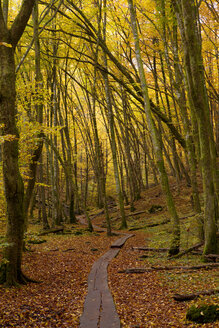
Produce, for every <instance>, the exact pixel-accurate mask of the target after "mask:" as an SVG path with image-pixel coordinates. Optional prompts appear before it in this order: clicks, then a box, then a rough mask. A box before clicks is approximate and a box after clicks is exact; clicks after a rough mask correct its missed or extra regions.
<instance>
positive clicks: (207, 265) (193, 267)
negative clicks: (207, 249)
mask: <svg viewBox="0 0 219 328" xmlns="http://www.w3.org/2000/svg"><path fill="white" fill-rule="evenodd" d="M218 267H219V263H205V264H197V265H189V266H178V265H175V266H153V265H152V266H150V267H148V268H129V269H125V270H120V271H118V273H144V272H151V271H166V270H182V271H184V270H186V271H187V270H200V269H215V268H218Z"/></svg>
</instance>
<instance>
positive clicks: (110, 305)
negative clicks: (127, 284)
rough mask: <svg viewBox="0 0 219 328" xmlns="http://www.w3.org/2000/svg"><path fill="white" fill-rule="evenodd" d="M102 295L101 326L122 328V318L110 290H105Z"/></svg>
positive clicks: (104, 327)
mask: <svg viewBox="0 0 219 328" xmlns="http://www.w3.org/2000/svg"><path fill="white" fill-rule="evenodd" d="M101 296H102V297H101V308H102V311H101V314H100V328H120V319H119V316H118V313H117V311H116V308H115V304H114V301H113V298H112V295H111V293H110V291H109V290H106V291H104V292H103V293H102V295H101Z"/></svg>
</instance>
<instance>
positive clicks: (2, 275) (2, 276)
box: [0, 263, 41, 288]
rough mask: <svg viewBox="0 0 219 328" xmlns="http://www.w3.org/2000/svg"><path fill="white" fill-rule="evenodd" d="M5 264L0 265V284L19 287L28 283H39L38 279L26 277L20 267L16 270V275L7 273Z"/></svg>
mask: <svg viewBox="0 0 219 328" xmlns="http://www.w3.org/2000/svg"><path fill="white" fill-rule="evenodd" d="M7 271H8V268H7V264H5V263H2V264H1V265H0V285H3V286H4V287H6V288H7V287H20V286H21V285H27V284H28V283H41V282H40V281H37V280H34V279H31V278H29V277H27V276H26V275H25V274H24V273H23V272H22V271H21V269H18V270H17V275H15V276H13V275H12V274H7Z"/></svg>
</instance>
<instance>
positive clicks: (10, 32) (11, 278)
mask: <svg viewBox="0 0 219 328" xmlns="http://www.w3.org/2000/svg"><path fill="white" fill-rule="evenodd" d="M34 2H35V0H23V1H22V4H21V6H20V10H19V12H18V14H17V16H16V18H15V20H14V21H13V23H12V25H11V27H10V28H8V26H7V19H6V18H7V17H5V13H3V6H2V1H0V126H1V128H2V135H3V137H4V139H5V140H4V143H3V150H2V157H3V177H4V188H5V198H6V203H7V218H8V220H7V234H6V241H7V247H5V249H4V252H3V259H2V262H1V266H0V283H6V284H7V285H16V284H19V283H26V282H27V281H28V278H27V277H25V276H24V274H23V273H22V270H21V259H22V248H23V235H24V217H25V216H24V186H23V180H22V177H21V175H20V172H19V166H18V155H19V154H18V140H19V132H18V129H17V126H16V115H17V109H16V90H15V80H16V76H15V60H14V55H15V49H16V46H17V43H18V41H19V40H20V38H21V36H22V34H23V32H24V29H25V27H26V25H27V22H28V20H29V17H30V15H31V12H32V9H33V6H34Z"/></svg>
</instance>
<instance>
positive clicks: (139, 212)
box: [111, 211, 146, 221]
mask: <svg viewBox="0 0 219 328" xmlns="http://www.w3.org/2000/svg"><path fill="white" fill-rule="evenodd" d="M145 212H146V211H138V212H131V213H129V214H126V215H125V216H126V217H128V216H135V215H138V214H142V213H145ZM118 219H121V216H117V217H115V218H112V219H111V221H116V220H118Z"/></svg>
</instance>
